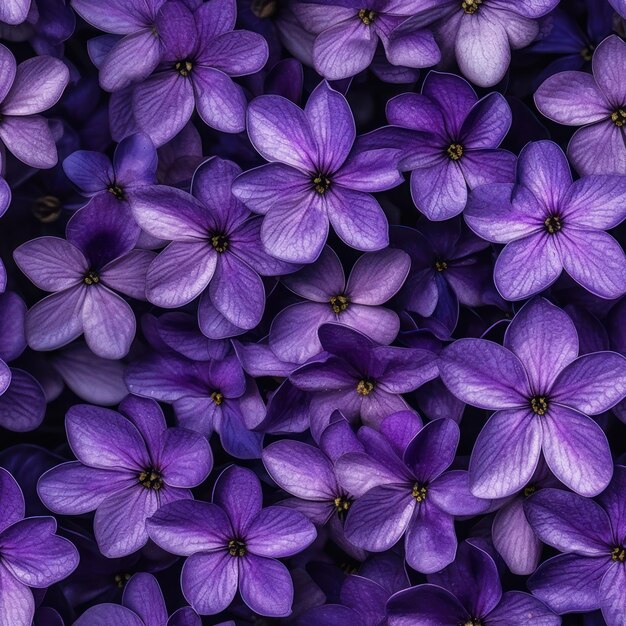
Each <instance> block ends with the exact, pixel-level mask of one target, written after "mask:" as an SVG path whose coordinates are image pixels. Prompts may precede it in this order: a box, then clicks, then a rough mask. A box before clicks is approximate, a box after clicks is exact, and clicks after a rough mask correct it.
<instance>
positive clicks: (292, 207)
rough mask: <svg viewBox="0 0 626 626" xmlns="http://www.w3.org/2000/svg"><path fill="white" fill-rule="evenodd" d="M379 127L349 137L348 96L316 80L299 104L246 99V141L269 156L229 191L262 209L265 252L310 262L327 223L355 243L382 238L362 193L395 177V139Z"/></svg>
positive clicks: (383, 227)
mask: <svg viewBox="0 0 626 626" xmlns="http://www.w3.org/2000/svg"><path fill="white" fill-rule="evenodd" d="M381 132H382V134H381ZM386 132H387V131H386V129H381V130H379V131H374V132H372V133H369V134H367V135H364V136H361V137H359V138H356V129H355V125H354V118H353V117H352V111H351V110H350V106H349V105H348V102H347V101H346V99H345V98H344V96H343V95H341V94H340V93H339V92H337V91H335V90H334V89H331V88H330V87H329V86H328V83H326V82H322V83H320V84H319V85H318V86H317V87H316V89H315V90H314V91H313V93H312V94H311V96H310V97H309V100H308V102H307V104H306V107H305V108H304V111H302V110H301V109H300V108H299V107H297V106H296V105H295V104H294V103H293V102H291V101H290V100H287V99H286V98H283V97H281V96H260V97H258V98H256V99H255V100H253V101H252V102H251V103H250V106H249V108H248V135H249V136H250V141H251V142H252V144H253V145H254V147H255V148H256V149H257V151H258V152H259V154H261V156H262V157H263V158H265V159H266V160H268V161H271V163H269V164H267V165H262V166H261V167H258V168H255V169H253V170H250V171H248V172H244V173H243V174H242V175H241V176H240V177H239V178H238V179H237V180H236V181H235V183H234V185H233V193H234V194H235V195H236V196H237V197H238V198H239V199H240V200H242V201H243V202H244V203H245V204H246V206H248V208H250V209H251V210H252V211H254V212H255V213H261V214H263V215H265V218H264V219H263V225H262V227H261V239H262V241H263V244H264V245H265V247H266V249H267V250H268V252H269V253H270V254H272V255H273V256H275V257H277V258H279V259H284V260H285V261H291V262H294V263H311V262H313V261H315V259H317V257H318V256H319V255H320V253H321V251H322V248H323V247H324V243H325V242H326V238H327V236H328V229H329V222H330V224H331V225H332V227H333V229H334V230H335V232H336V233H337V235H338V236H339V237H340V239H342V240H343V241H344V242H345V243H346V244H348V245H349V246H351V247H352V248H356V249H357V250H365V251H373V250H380V249H381V248H384V247H385V246H386V245H387V244H388V242H389V238H388V224H387V218H386V217H385V214H384V213H383V211H382V209H381V207H380V205H379V204H378V202H377V201H376V200H375V199H374V198H373V197H372V196H371V195H369V193H367V192H371V191H383V190H385V189H390V188H392V187H395V186H397V185H399V184H400V183H401V182H402V176H401V175H400V174H399V172H398V170H397V167H396V164H397V160H398V158H397V157H398V155H399V146H397V147H388V146H389V145H391V144H390V143H389V137H388V136H387V135H386Z"/></svg>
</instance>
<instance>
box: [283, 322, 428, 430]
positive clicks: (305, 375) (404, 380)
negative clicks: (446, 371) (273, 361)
mask: <svg viewBox="0 0 626 626" xmlns="http://www.w3.org/2000/svg"><path fill="white" fill-rule="evenodd" d="M319 340H320V343H321V345H322V348H323V349H324V353H322V355H321V356H320V357H319V358H318V359H314V360H313V361H312V362H310V363H305V364H304V365H303V366H301V367H299V368H298V369H296V370H295V371H293V372H292V374H291V376H290V377H289V379H290V380H291V382H292V383H293V384H294V385H295V386H296V387H298V388H299V389H302V390H303V391H308V392H311V393H312V394H313V396H312V399H311V406H310V414H311V418H310V419H311V432H312V434H313V437H314V438H318V437H319V435H320V434H321V432H322V431H323V429H324V428H325V427H326V425H327V424H328V421H329V419H330V415H331V414H332V412H333V411H335V410H339V411H341V412H342V413H343V414H344V415H345V416H346V418H347V419H348V420H349V421H354V420H355V419H356V418H358V417H360V419H361V420H362V422H363V423H364V424H366V425H368V426H372V427H374V428H375V427H377V426H378V425H379V424H380V422H381V421H382V420H383V419H384V418H385V417H387V416H388V415H390V414H391V413H395V412H397V411H402V410H404V409H407V408H408V405H407V403H406V402H405V400H404V399H403V398H402V396H401V395H400V394H403V393H409V392H410V391H414V390H415V389H417V388H418V387H420V386H421V385H423V384H424V383H425V382H427V381H429V380H432V379H433V378H435V377H436V376H437V363H436V361H437V356H436V355H435V354H434V353H433V352H430V351H428V350H422V349H419V348H415V349H413V348H398V347H389V346H380V345H378V344H376V343H375V342H374V341H372V340H371V339H369V338H368V337H366V336H365V335H363V334H362V333H359V332H358V331H356V330H353V329H351V328H349V327H347V326H341V325H339V324H322V326H321V327H320V329H319Z"/></svg>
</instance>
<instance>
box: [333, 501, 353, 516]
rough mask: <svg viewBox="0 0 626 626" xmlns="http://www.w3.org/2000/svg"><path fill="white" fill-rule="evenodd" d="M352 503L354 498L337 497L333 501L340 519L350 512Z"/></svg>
mask: <svg viewBox="0 0 626 626" xmlns="http://www.w3.org/2000/svg"><path fill="white" fill-rule="evenodd" d="M352 502H353V500H352V498H349V497H348V496H337V497H336V498H335V499H334V500H333V504H334V505H335V511H336V512H337V514H338V515H339V517H343V516H344V515H345V514H346V513H347V512H348V510H349V509H350V507H351V506H352Z"/></svg>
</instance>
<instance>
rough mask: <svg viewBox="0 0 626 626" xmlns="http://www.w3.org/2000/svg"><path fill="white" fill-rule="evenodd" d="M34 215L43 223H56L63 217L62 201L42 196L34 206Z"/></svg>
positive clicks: (53, 197) (54, 197)
mask: <svg viewBox="0 0 626 626" xmlns="http://www.w3.org/2000/svg"><path fill="white" fill-rule="evenodd" d="M33 215H34V216H35V217H36V218H37V219H38V220H39V221H40V222H42V223H44V224H49V223H50V222H54V221H56V220H57V219H58V218H59V215H61V200H59V198H57V197H56V196H41V197H39V198H37V200H35V203H34V204H33Z"/></svg>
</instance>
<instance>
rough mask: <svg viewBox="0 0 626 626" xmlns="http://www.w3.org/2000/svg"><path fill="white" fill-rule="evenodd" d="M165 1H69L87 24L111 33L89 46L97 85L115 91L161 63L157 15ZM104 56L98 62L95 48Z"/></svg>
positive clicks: (138, 78) (146, 74)
mask: <svg viewBox="0 0 626 626" xmlns="http://www.w3.org/2000/svg"><path fill="white" fill-rule="evenodd" d="M164 2H165V0H110V1H109V2H106V3H102V2H99V0H72V7H74V9H75V10H76V12H77V13H78V14H79V15H80V16H81V17H82V18H83V19H84V20H86V21H87V22H89V23H90V24H92V25H93V26H95V27H96V28H99V29H100V30H102V31H104V32H106V33H111V35H110V36H107V37H99V38H97V39H96V40H92V41H91V42H90V44H91V45H90V54H91V55H92V58H93V59H94V62H95V61H97V63H96V65H97V66H98V69H99V70H100V85H101V86H102V88H103V89H106V90H107V91H118V90H120V89H123V88H124V87H126V86H128V85H130V84H131V83H133V82H135V81H138V80H142V79H144V78H146V77H147V76H149V75H150V74H151V72H152V71H153V70H154V69H155V68H156V66H157V65H158V64H159V61H160V60H161V41H160V39H159V33H158V31H157V28H156V26H157V14H158V11H159V9H160V7H161V6H162V5H163V3H164ZM96 45H97V46H98V47H103V48H105V50H106V53H105V54H104V55H103V56H102V58H99V55H96V54H94V53H95V50H94V47H95V46H96Z"/></svg>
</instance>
